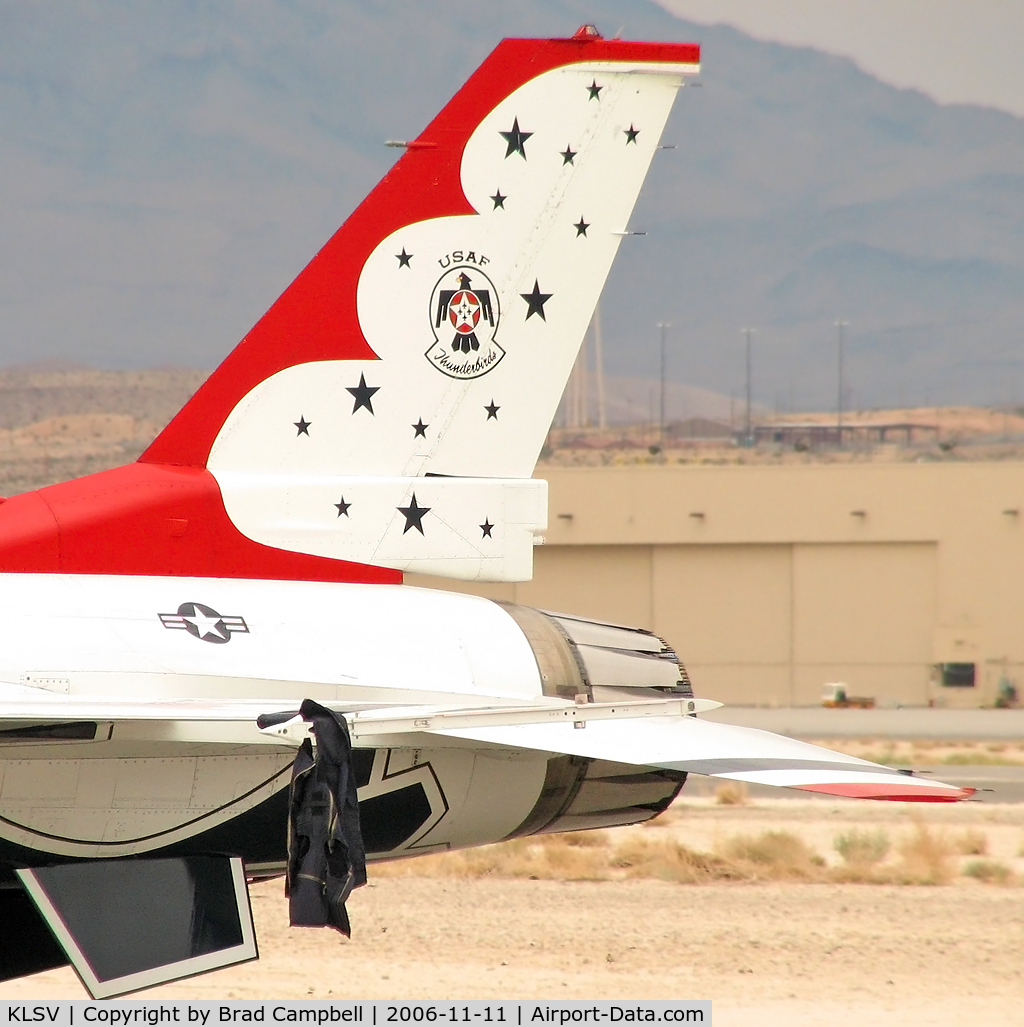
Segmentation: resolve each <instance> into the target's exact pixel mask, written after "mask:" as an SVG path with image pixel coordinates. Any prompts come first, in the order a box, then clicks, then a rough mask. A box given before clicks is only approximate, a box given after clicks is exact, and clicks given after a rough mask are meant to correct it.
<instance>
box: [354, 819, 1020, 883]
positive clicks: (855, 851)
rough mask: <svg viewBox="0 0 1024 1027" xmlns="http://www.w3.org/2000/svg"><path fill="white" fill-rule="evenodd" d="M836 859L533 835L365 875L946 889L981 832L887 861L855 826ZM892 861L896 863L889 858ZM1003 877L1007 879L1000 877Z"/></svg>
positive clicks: (620, 837) (971, 868)
mask: <svg viewBox="0 0 1024 1027" xmlns="http://www.w3.org/2000/svg"><path fill="white" fill-rule="evenodd" d="M833 847H834V848H835V850H836V851H837V852H838V853H839V855H840V856H841V857H842V859H843V862H842V864H840V865H838V866H829V865H828V864H827V862H826V861H825V859H824V858H823V857H822V856H821V855H820V854H819V853H817V852H815V851H814V849H813V848H811V847H810V846H809V845H808V844H807V843H806V842H805V841H804V840H803V839H802V838H800V837H799V836H797V835H795V834H793V833H791V832H789V831H763V832H761V833H760V834H738V835H731V836H729V837H726V838H724V839H722V840H720V841H719V842H718V843H717V844H716V845H715V847H714V849H713V851H711V852H700V851H697V850H696V849H692V848H690V847H689V846H687V845H685V844H683V843H682V842H680V841H678V840H677V839H676V838H674V837H671V836H668V835H667V832H657V833H654V832H646V831H644V832H641V831H636V830H629V829H627V830H624V831H617V830H611V831H584V832H578V833H572V834H550V835H534V836H532V837H528V838H517V839H514V840H512V841H508V842H500V843H498V844H496V845H485V846H481V847H479V848H474V849H463V850H459V851H455V852H447V853H440V854H436V855H429V856H420V857H417V858H416V859H408V860H399V861H396V862H389V863H383V864H380V863H378V864H375V865H374V866H373V867H371V871H370V873H371V877H443V878H482V877H496V878H520V879H524V878H525V879H530V880H554V881H614V880H629V879H647V880H660V881H670V882H674V883H678V884H704V883H712V882H717V881H736V882H766V881H789V882H806V883H813V882H819V883H835V884H849V883H858V884H908V885H912V884H916V885H943V884H949V883H950V881H952V880H953V878H954V877H955V876H956V873H957V869H958V864H959V856H960V855H961V854H964V853H967V852H968V850H970V851H971V852H973V851H974V850H978V849H981V850H985V849H987V839H986V838H985V837H984V835H981V834H980V832H970V831H966V832H964V833H963V834H961V835H960V836H959V837H958V838H953V837H951V836H950V835H948V834H946V833H945V832H941V831H936V830H933V829H932V828H929V827H928V826H927V825H925V824H923V823H918V824H916V825H915V826H914V827H913V829H912V830H911V831H909V832H908V833H907V834H905V835H904V836H903V837H902V838H899V839H898V841H897V844H896V846H895V849H896V852H895V854H893V852H892V851H891V850H892V847H893V846H892V843H891V841H890V838H889V836H888V834H886V832H885V831H883V830H881V829H877V830H871V831H866V830H858V829H856V828H854V829H851V830H849V831H845V832H842V833H840V834H838V835H836V837H835V839H834V841H833ZM894 855H895V858H893V857H894ZM1004 871H1005V872H1004ZM963 872H964V874H966V875H967V876H968V877H972V878H974V879H976V880H979V881H983V882H986V883H995V884H1014V883H1016V881H1017V879H1016V877H1015V875H1013V873H1012V871H1010V870H1009V868H1007V867H1004V866H1003V864H999V863H995V862H993V861H991V860H978V861H975V862H973V863H970V864H968V865H967V866H966V867H965V868H964V871H963Z"/></svg>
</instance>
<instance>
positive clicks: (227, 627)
mask: <svg viewBox="0 0 1024 1027" xmlns="http://www.w3.org/2000/svg"><path fill="white" fill-rule="evenodd" d="M160 623H161V624H163V626H164V627H165V628H181V629H183V630H184V631H187V632H188V633H189V634H190V635H194V636H195V637H196V638H199V639H202V641H204V642H216V643H217V644H218V645H223V644H224V643H225V642H230V641H231V636H232V634H234V633H235V632H236V631H237V632H241V633H242V634H245V635H247V634H249V625H248V624H246V623H245V618H244V617H227V616H221V615H220V614H219V613H218V612H217V611H216V610H213V609H211V608H210V607H209V606H203V604H202V603H182V604H181V606H179V607H178V612H177V613H161V614H160Z"/></svg>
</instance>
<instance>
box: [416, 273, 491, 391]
mask: <svg viewBox="0 0 1024 1027" xmlns="http://www.w3.org/2000/svg"><path fill="white" fill-rule="evenodd" d="M430 315H431V322H430V323H431V326H432V328H433V331H434V338H435V340H436V341H435V342H434V344H433V346H431V347H430V349H428V350H427V352H426V357H427V359H428V360H429V361H430V362H431V363H432V364H433V365H434V366H435V367H436V368H437V369H438V370H439V371H441V372H443V373H444V374H446V375H448V376H449V377H450V378H479V377H480V376H481V375H483V374H487V372H488V371H490V370H491V369H492V368H493V367H494V366H495V365H496V364H497V363H498V361H499V360H501V358H502V357H503V356H504V355H505V351H504V350H503V349H502V348H501V347H500V346H499V345H498V343H497V342H496V341H495V335H497V332H498V320H499V317H500V311H499V309H498V293H497V290H496V289H495V288H494V283H493V282H491V280H490V279H489V278H488V277H487V275H485V274H484V273H483V272H482V271H481V270H480V269H479V268H478V267H472V266H469V265H462V266H460V267H453V268H451V269H449V270H448V271H446V272H445V274H444V275H442V276H441V279H440V280H439V281H438V283H437V285H435V286H434V291H433V293H432V294H431V297H430Z"/></svg>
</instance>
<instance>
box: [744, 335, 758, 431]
mask: <svg viewBox="0 0 1024 1027" xmlns="http://www.w3.org/2000/svg"><path fill="white" fill-rule="evenodd" d="M756 331H757V329H756V328H741V329H740V333H741V334H742V335H743V337H744V338H745V339H746V341H747V405H746V412H745V416H744V419H743V443H744V445H747V446H749V445H750V442H751V437H752V432H753V429H752V428H751V426H750V337H751V336H752V335H753V334H754V332H756Z"/></svg>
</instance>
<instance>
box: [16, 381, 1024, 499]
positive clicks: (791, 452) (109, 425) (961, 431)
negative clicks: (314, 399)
mask: <svg viewBox="0 0 1024 1027" xmlns="http://www.w3.org/2000/svg"><path fill="white" fill-rule="evenodd" d="M207 374H208V372H206V371H199V370H193V369H189V368H163V369H152V370H140V371H99V370H93V369H89V368H83V367H76V366H75V365H71V364H67V365H65V364H61V363H56V364H53V363H51V364H39V365H26V366H22V367H11V368H6V369H0V496H12V495H16V494H17V493H19V492H26V491H28V490H30V489H36V488H40V487H42V486H44V485H49V484H53V483H55V482H59V481H66V480H67V479H69V478H77V477H80V476H82V475H84V474H90V473H92V472H94V471H102V470H105V469H107V468H108V467H117V466H119V465H121V464H126V463H129V462H130V461H132V460H135V459H137V458H138V456H139V454H140V453H142V452H143V450H144V449H145V448H146V447H147V446H148V445H149V443H150V442H152V440H153V439H154V438H155V436H156V435H157V433H158V432H159V431H160V430H161V429H162V428H163V427H164V425H166V424H167V422H168V421H169V420H170V419H171V417H173V416H174V414H175V413H177V411H178V410H179V409H180V408H181V406H182V405H183V404H184V403H185V402H186V401H187V400H188V399H189V397H190V396H191V395H192V394H193V393H194V392H195V390H196V389H197V388H199V386H200V385H201V384H202V382H203V381H204V380H205V378H206V376H207ZM563 419H564V418H562V416H561V414H560V415H559V416H557V417H556V425H555V426H553V427H552V429H551V432H550V434H549V437H548V444H547V445H546V446H545V447H544V450H543V452H542V455H541V460H540V463H539V465H538V467H539V469H540V470H543V468H544V467H563V466H568V467H575V466H612V465H632V464H661V463H671V464H778V463H783V464H790V463H849V462H863V461H871V462H907V461H947V462H955V461H963V460H1024V408H1019V407H1013V408H1005V409H1003V408H999V409H989V408H981V407H918V408H910V409H899V410H860V411H858V410H852V411H848V412H847V413H846V414H845V422H846V423H847V424H868V423H877V422H881V421H888V422H901V423H905V422H911V423H914V424H922V425H931V426H934V428H935V429H936V433H935V434H934V435H932V434H929V433H925V435H924V436H922V438H921V439H919V440H918V441H917V442H915V443H914V444H913V445H909V446H904V445H895V444H886V445H870V446H865V445H861V444H858V445H850V446H847V447H846V448H844V449H842V450H836V449H813V448H812V449H810V450H798V449H796V448H794V447H793V446H792V445H787V446H783V445H778V444H773V443H761V444H759V445H757V446H754V447H751V448H747V447H742V446H736V445H734V444H732V443H731V442H730V441H728V440H723V439H717V440H716V439H713V438H705V439H699V438H698V439H695V438H692V437H690V435H692V432H690V428H688V426H687V424H686V423H685V422H673V423H670V424H668V425H667V426H666V429H667V430H666V438H665V444H666V445H665V452H664V453H661V452H656V453H652V452H651V448H650V447H651V446H652V445H656V444H657V443H659V442H660V441H661V439H660V435H659V432H658V430H657V428H656V427H655V426H653V425H652V424H650V423H644V424H632V425H613V426H611V427H609V428H607V429H604V430H602V429H599V428H596V427H593V426H591V427H584V428H560V427H557V425H558V424H559V423H560V422H561V420H563ZM834 419H835V414H834V413H827V412H826V413H817V412H809V413H800V414H788V415H785V416H782V415H769V414H767V413H764V412H760V413H759V416H758V417H757V418H756V419H755V420H756V423H758V424H770V423H775V422H779V421H801V422H804V423H821V424H831V423H833V422H834ZM726 420H728V419H726ZM709 423H710V422H709ZM719 427H722V425H719ZM724 428H725V430H726V431H727V430H728V424H725V425H724Z"/></svg>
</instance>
